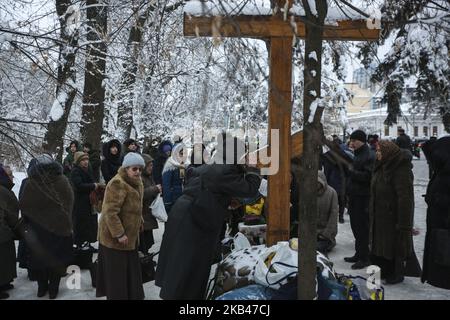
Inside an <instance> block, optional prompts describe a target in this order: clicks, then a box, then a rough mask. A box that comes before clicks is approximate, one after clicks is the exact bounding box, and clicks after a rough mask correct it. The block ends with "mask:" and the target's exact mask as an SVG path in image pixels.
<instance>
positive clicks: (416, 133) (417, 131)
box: [414, 126, 419, 137]
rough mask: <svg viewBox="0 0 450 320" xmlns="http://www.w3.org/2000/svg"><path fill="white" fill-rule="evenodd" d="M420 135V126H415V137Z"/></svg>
mask: <svg viewBox="0 0 450 320" xmlns="http://www.w3.org/2000/svg"><path fill="white" fill-rule="evenodd" d="M417 136H419V127H417V126H416V127H414V137H417Z"/></svg>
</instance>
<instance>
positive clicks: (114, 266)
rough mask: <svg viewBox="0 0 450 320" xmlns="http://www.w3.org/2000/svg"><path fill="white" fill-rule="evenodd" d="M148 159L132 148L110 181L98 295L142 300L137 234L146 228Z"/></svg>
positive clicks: (101, 231)
mask: <svg viewBox="0 0 450 320" xmlns="http://www.w3.org/2000/svg"><path fill="white" fill-rule="evenodd" d="M144 167H145V162H144V159H143V158H142V156H141V155H140V154H138V153H134V152H130V153H128V154H127V155H126V156H125V158H124V159H123V163H122V167H120V169H119V171H118V173H117V174H116V175H115V176H114V178H113V179H112V180H111V181H110V182H109V183H108V185H107V186H106V191H105V198H104V200H103V206H102V213H101V217H100V221H99V227H98V228H99V231H98V237H99V243H100V244H99V253H98V270H97V286H96V287H97V293H96V295H97V297H103V296H106V297H107V299H108V300H142V299H144V289H143V287H142V274H141V266H140V261H139V256H138V238H139V233H140V231H142V229H143V222H144V221H143V218H142V203H143V197H144V186H143V183H142V179H141V173H142V170H143V169H144Z"/></svg>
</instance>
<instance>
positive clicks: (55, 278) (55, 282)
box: [48, 271, 61, 299]
mask: <svg viewBox="0 0 450 320" xmlns="http://www.w3.org/2000/svg"><path fill="white" fill-rule="evenodd" d="M60 281H61V276H60V275H59V274H58V273H57V272H54V271H53V272H51V273H50V277H49V285H48V296H49V298H50V299H56V297H57V296H58V292H59V282H60Z"/></svg>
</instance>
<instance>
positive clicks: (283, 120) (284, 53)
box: [184, 0, 379, 246]
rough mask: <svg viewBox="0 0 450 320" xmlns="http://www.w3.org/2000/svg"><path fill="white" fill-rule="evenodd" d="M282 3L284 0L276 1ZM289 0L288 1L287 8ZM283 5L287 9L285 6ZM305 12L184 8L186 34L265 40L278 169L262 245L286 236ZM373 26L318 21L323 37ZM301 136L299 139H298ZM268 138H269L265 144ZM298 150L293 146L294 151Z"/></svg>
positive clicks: (369, 35)
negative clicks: (222, 12)
mask: <svg viewBox="0 0 450 320" xmlns="http://www.w3.org/2000/svg"><path fill="white" fill-rule="evenodd" d="M276 3H277V5H278V8H283V7H284V5H285V3H286V0H277V1H276ZM291 6H292V1H289V8H290V7H291ZM288 10H289V9H288ZM305 23H308V22H307V21H306V20H305V17H299V16H296V17H291V16H290V15H289V17H288V18H287V19H284V16H283V14H282V13H281V11H280V10H278V13H277V14H275V15H259V16H255V15H252V16H248V15H237V16H198V15H189V14H186V13H185V14H184V35H185V36H188V37H200V36H202V37H236V38H239V37H241V38H242V37H247V38H256V39H263V40H267V41H268V42H269V43H270V47H269V60H270V61H269V68H270V71H269V137H270V130H271V129H278V130H279V155H280V159H279V170H278V173H277V174H275V175H271V176H269V179H268V199H267V206H268V207H267V212H268V217H267V224H268V226H267V240H266V242H267V245H269V246H270V245H273V244H275V243H277V242H278V241H285V240H288V239H289V218H290V167H291V154H292V148H291V140H292V138H291V113H292V112H291V111H292V39H293V36H294V35H295V36H296V37H298V38H305V36H306V32H305ZM378 38H379V30H378V29H369V28H367V22H366V20H356V21H355V20H348V21H347V20H345V21H338V22H337V25H335V26H325V27H324V39H325V40H344V41H373V40H378ZM300 141H301V140H300ZM271 143H272V142H271V141H270V140H269V145H270V144H271ZM298 152H299V151H298V150H296V153H298Z"/></svg>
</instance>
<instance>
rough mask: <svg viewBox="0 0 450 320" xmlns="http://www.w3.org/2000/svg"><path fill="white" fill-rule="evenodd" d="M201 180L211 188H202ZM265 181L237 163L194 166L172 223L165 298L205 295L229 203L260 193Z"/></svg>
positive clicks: (161, 267)
mask: <svg viewBox="0 0 450 320" xmlns="http://www.w3.org/2000/svg"><path fill="white" fill-rule="evenodd" d="M201 182H202V185H203V190H205V189H207V190H209V191H201ZM260 182H261V178H260V177H259V175H257V174H253V173H252V174H250V173H247V174H246V173H245V171H244V170H242V169H241V167H239V166H236V165H219V164H212V165H203V166H201V167H198V168H195V169H194V173H193V177H191V179H190V180H189V181H188V184H187V185H186V187H185V189H184V191H183V195H182V196H181V197H180V198H178V201H177V202H176V203H175V205H174V206H173V207H172V210H171V214H170V216H169V219H168V222H167V223H166V230H165V232H164V236H163V240H162V244H161V251H160V257H159V260H158V268H157V271H156V282H155V284H156V285H157V286H160V287H161V292H160V296H161V298H163V299H169V300H172V299H204V297H205V293H206V292H205V291H206V286H207V282H208V278H209V274H210V268H211V264H212V263H213V259H214V256H215V253H216V252H215V251H216V247H217V243H218V241H219V237H220V232H221V230H222V226H223V223H224V220H225V218H226V215H227V208H228V205H229V204H230V202H231V199H232V198H234V197H240V198H248V197H254V196H256V195H257V193H258V188H259V185H260ZM201 194H203V195H205V196H206V197H203V196H201ZM194 199H197V201H195V200H194ZM200 199H203V201H201V200H200Z"/></svg>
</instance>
